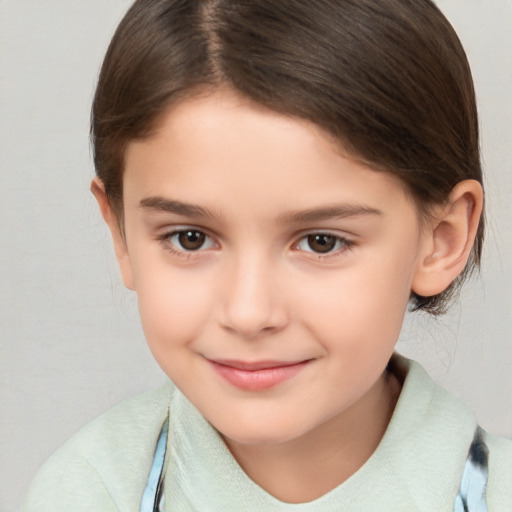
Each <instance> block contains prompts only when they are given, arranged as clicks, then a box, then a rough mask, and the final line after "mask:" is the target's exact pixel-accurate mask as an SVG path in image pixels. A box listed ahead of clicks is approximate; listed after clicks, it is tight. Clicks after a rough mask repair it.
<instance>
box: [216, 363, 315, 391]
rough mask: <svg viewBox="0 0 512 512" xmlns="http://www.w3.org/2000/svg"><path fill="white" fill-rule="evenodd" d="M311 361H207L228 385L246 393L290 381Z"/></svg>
mask: <svg viewBox="0 0 512 512" xmlns="http://www.w3.org/2000/svg"><path fill="white" fill-rule="evenodd" d="M310 362H311V359H308V360H304V361H297V362H284V361H257V362H246V361H233V360H223V359H221V360H209V363H210V364H211V366H212V367H213V369H214V371H215V372H216V373H217V374H218V375H219V376H220V377H222V378H223V379H224V380H225V381H227V382H228V383H229V384H231V385H233V386H235V387H237V388H240V389H244V390H248V391H260V390H264V389H269V388H272V387H274V386H277V385H279V384H281V383H283V382H285V381H287V380H288V379H291V378H292V377H294V376H295V375H297V374H298V373H299V372H300V371H302V370H303V369H304V367H305V366H306V365H308V364H309V363H310Z"/></svg>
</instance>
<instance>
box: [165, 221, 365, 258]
mask: <svg viewBox="0 0 512 512" xmlns="http://www.w3.org/2000/svg"><path fill="white" fill-rule="evenodd" d="M186 233H197V234H199V235H200V236H203V237H204V239H205V241H208V240H209V241H210V243H209V245H210V246H209V247H207V248H204V244H203V245H201V247H200V248H198V249H195V250H194V249H186V248H184V247H183V248H181V249H180V248H177V243H173V242H172V239H173V238H174V237H176V236H180V235H182V234H186ZM310 237H327V238H331V239H333V240H332V241H333V242H334V244H335V246H336V245H338V246H339V247H338V248H337V249H335V250H329V251H327V252H325V253H321V252H317V251H314V250H307V249H303V248H301V247H300V245H301V244H302V243H303V242H304V241H306V243H309V242H311V240H308V239H309V238H310ZM158 239H159V241H160V242H161V243H162V245H163V246H164V248H165V249H166V250H167V251H169V252H170V253H171V254H173V255H174V256H178V257H181V258H185V259H189V258H190V257H191V256H193V255H194V254H195V253H199V252H202V251H204V250H207V249H209V248H211V246H213V245H215V242H214V240H213V238H212V237H211V236H209V235H208V234H207V233H206V232H205V231H203V230H201V229H197V228H193V227H184V228H182V229H176V230H173V231H171V232H168V233H165V234H163V235H161V236H159V237H158ZM354 245H355V242H354V241H352V240H349V239H347V238H345V237H341V236H337V235H335V234H333V233H330V232H324V231H313V232H310V233H306V234H304V235H302V236H301V237H300V238H299V239H298V241H297V242H295V243H294V244H293V246H292V248H293V249H294V250H297V251H301V252H304V253H306V254H309V256H308V257H310V258H314V259H316V260H321V261H325V260H327V259H330V258H333V257H336V256H339V255H341V254H344V253H346V252H348V251H350V250H351V249H352V248H353V247H354ZM310 248H311V247H310Z"/></svg>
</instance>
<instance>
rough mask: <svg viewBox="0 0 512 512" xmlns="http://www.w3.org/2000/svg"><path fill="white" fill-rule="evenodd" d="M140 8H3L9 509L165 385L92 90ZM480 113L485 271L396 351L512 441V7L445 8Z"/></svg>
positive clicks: (4, 415) (0, 311)
mask: <svg viewBox="0 0 512 512" xmlns="http://www.w3.org/2000/svg"><path fill="white" fill-rule="evenodd" d="M129 3H130V2H128V1H127V0H86V1H83V0H41V1H39V0H0V90H1V94H0V169H1V171H0V194H1V195H0V286H1V289H0V315H1V317H0V407H1V412H0V510H2V511H11V510H15V509H16V507H17V506H18V505H19V503H20V500H21V497H22V496H23V494H24V493H25V491H26V488H27V485H28V483H29V481H30V480H31V479H32V478H33V476H34V474H35V472H36V471H37V469H38V467H39V466H40V465H41V463H42V462H43V461H44V460H45V459H46V458H47V457H48V455H49V454H50V453H51V452H52V451H54V450H55V448H57V447H58V446H59V445H60V444H62V442H64V440H65V439H67V438H68V437H69V436H71V435H72V434H73V433H74V432H76V430H77V429H78V428H79V427H80V426H82V425H83V424H84V423H86V422H87V421H89V420H90V419H92V418H93V417H95V416H96V415H98V414H99V413H101V412H102V411H104V410H106V409H108V408H109V407H110V406H112V405H113V404H114V403H116V402H118V401H119V400H121V399H122V398H124V397H126V396H127V395H129V394H132V393H134V392H137V391H139V390H143V389H147V388H150V387H153V386H155V385H157V384H159V383H160V382H162V381H163V379H164V376H163V374H162V372H161V371H160V370H159V368H158V367H157V365H156V363H154V362H153V360H152V357H151V355H150V354H149V351H148V349H147V348H146V346H145V342H144V338H143V335H142V331H141V329H140V326H139V322H138V319H137V306H136V299H135V297H134V296H133V295H131V294H129V293H128V292H125V291H124V290H123V287H122V283H121V281H120V279H119V277H118V273H117V269H116V267H115V263H114V257H113V251H112V250H111V247H110V240H109V236H108V234H107V232H106V229H105V227H104V226H103V224H102V221H101V220H100V216H99V214H98V212H97V210H96V206H95V204H94V202H93V198H92V196H91V195H90V194H89V192H88V187H89V182H90V179H91V177H92V175H93V168H92V164H91V159H90V151H89V146H88V118H89V108H90V102H91V98H92V94H93V89H94V83H95V80H96V76H97V72H98V69H99V66H100V62H101V59H102V57H103V54H104V51H105V49H106V46H107V44H108V40H109V38H110V36H111V35H112V32H113V30H114V28H115V26H116V24H117V22H118V21H119V20H120V18H121V16H122V14H123V13H124V11H125V10H126V9H127V7H128V5H129ZM439 5H440V7H441V8H442V9H443V10H444V12H445V13H446V15H447V16H448V18H449V19H450V20H451V21H452V23H453V25H454V26H455V28H456V29H457V30H458V32H459V35H460V37H461V39H462V41H463V43H464V45H465V47H466V50H467V52H468V55H469V57H470V61H471V63H472V67H473V72H474V75H475V82H476V88H477V94H478V100H479V106H480V111H481V126H482V147H483V152H484V163H485V172H486V180H487V182H486V184H487V201H488V222H489V229H488V239H487V246H486V250H485V257H484V265H483V270H482V275H481V277H480V278H479V279H476V280H474V281H473V282H472V283H470V286H468V287H466V289H465V291H464V293H463V296H462V298H461V301H460V303H459V304H457V305H455V306H454V307H453V309H452V310H451V312H450V314H449V315H448V316H447V317H445V318H443V319H439V320H432V319H428V318H426V317H425V316H422V315H419V316H414V317H412V318H409V319H408V321H407V323H406V326H405V328H404V332H403V335H402V340H401V342H400V345H399V348H400V350H401V351H402V352H403V353H405V354H406V355H409V356H412V357H415V358H416V359H418V360H419V361H420V362H422V364H423V365H424V366H425V367H426V368H427V369H428V370H429V371H430V372H431V374H432V375H433V376H434V378H435V379H436V380H437V381H439V382H441V383H442V384H444V385H445V386H446V387H448V388H449V389H450V390H452V391H453V392H454V393H455V394H457V395H459V396H461V397H462V398H463V399H464V400H465V401H466V402H467V403H468V404H469V405H470V406H471V408H472V409H473V410H474V411H475V413H476V414H477V416H478V419H479V420H480V422H481V423H482V425H484V426H485V427H486V428H487V429H489V430H491V431H493V432H496V433H499V434H503V435H507V436H512V345H511V337H510V331H511V326H512V319H511V316H510V312H511V309H512V257H511V253H512V251H511V249H512V225H511V217H512V201H511V198H512V174H511V172H510V168H511V162H512V128H511V125H512V30H511V27H512V2H511V1H510V0H486V1H483V0H482V1H478V0H460V1H456V0H440V1H439Z"/></svg>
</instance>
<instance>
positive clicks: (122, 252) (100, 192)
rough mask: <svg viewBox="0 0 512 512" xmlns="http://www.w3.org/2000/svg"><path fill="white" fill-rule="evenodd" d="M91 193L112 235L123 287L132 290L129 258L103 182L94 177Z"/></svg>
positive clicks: (118, 221) (116, 217)
mask: <svg viewBox="0 0 512 512" xmlns="http://www.w3.org/2000/svg"><path fill="white" fill-rule="evenodd" d="M91 192H92V193H93V195H94V197H95V198H96V201H98V206H99V207H100V211H101V215H102V217H103V220H104V221H105V222H106V223H107V225H108V227H109V229H110V233H111V234H112V240H113V242H114V249H115V252H116V258H117V262H118V264H119V268H120V270H121V276H122V278H123V282H124V285H125V286H126V287H127V288H129V289H130V290H134V289H135V287H134V285H133V275H132V266H131V262H130V256H129V254H128V248H127V246H126V240H125V237H124V234H123V231H122V229H121V225H120V220H119V218H118V216H117V215H116V214H115V212H114V210H113V209H112V206H111V204H110V202H109V200H108V197H107V194H106V192H105V186H104V185H103V182H102V181H101V180H100V179H99V178H98V177H95V178H94V179H93V180H92V182H91Z"/></svg>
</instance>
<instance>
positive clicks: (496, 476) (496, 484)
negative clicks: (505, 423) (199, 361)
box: [483, 432, 512, 510]
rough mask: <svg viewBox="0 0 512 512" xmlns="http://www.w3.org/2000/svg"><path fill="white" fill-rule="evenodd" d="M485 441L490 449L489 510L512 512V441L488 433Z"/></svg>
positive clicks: (485, 435)
mask: <svg viewBox="0 0 512 512" xmlns="http://www.w3.org/2000/svg"><path fill="white" fill-rule="evenodd" d="M483 440H484V442H485V444H486V445H487V447H488V449H489V480H488V485H487V500H488V504H489V510H512V440H510V439H505V438H504V437H499V436H496V435H493V434H489V433H487V432H485V433H484V438H483Z"/></svg>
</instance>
